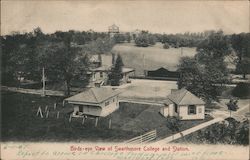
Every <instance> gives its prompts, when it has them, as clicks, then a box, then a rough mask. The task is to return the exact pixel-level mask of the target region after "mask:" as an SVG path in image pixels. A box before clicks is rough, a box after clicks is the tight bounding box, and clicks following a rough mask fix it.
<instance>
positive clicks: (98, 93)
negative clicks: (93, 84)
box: [65, 88, 120, 117]
mask: <svg viewBox="0 0 250 160" xmlns="http://www.w3.org/2000/svg"><path fill="white" fill-rule="evenodd" d="M119 93H120V92H119V91H118V90H114V89H112V88H89V89H86V90H85V91H83V92H81V93H79V94H76V95H74V96H72V97H69V98H67V99H65V101H66V102H68V103H69V104H71V106H73V113H72V116H73V117H78V116H94V117H105V116H107V115H109V114H111V113H112V112H114V111H115V110H117V109H118V108H119V103H118V95H119Z"/></svg>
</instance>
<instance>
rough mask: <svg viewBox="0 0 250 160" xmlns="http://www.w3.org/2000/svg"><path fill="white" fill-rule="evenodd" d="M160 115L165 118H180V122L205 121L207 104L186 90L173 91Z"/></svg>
mask: <svg viewBox="0 0 250 160" xmlns="http://www.w3.org/2000/svg"><path fill="white" fill-rule="evenodd" d="M160 113H161V114H162V115H163V116H164V117H178V118H179V119H180V120H196V119H204V118H205V102H204V101H203V100H201V99H200V98H198V97H197V96H195V95H194V94H192V93H191V92H189V91H188V90H186V89H184V88H183V89H180V90H173V91H172V93H171V94H170V95H169V96H168V97H167V99H166V100H165V101H164V106H163V107H162V108H161V110H160Z"/></svg>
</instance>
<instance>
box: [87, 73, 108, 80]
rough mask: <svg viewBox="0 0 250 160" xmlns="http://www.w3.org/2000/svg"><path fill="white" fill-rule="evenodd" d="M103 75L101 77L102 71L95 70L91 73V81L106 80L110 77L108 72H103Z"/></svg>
mask: <svg viewBox="0 0 250 160" xmlns="http://www.w3.org/2000/svg"><path fill="white" fill-rule="evenodd" d="M102 76H103V77H101V73H100V72H93V74H92V75H91V78H90V80H91V81H98V80H104V79H107V78H108V74H107V72H102Z"/></svg>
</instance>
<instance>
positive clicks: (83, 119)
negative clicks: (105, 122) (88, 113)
mask: <svg viewBox="0 0 250 160" xmlns="http://www.w3.org/2000/svg"><path fill="white" fill-rule="evenodd" d="M84 121H85V117H84V116H83V118H82V124H84Z"/></svg>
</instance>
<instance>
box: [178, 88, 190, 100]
mask: <svg viewBox="0 0 250 160" xmlns="http://www.w3.org/2000/svg"><path fill="white" fill-rule="evenodd" d="M181 90H182V89H181ZM181 90H180V91H181ZM183 90H184V91H185V93H184V94H183V96H182V97H181V100H180V102H179V104H180V103H181V101H182V100H183V98H184V97H185V96H186V94H187V93H188V92H189V91H188V90H186V89H185V88H183Z"/></svg>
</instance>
